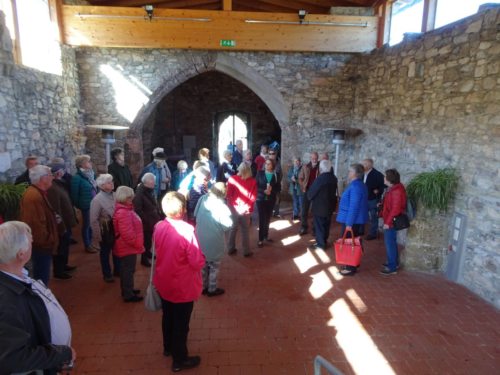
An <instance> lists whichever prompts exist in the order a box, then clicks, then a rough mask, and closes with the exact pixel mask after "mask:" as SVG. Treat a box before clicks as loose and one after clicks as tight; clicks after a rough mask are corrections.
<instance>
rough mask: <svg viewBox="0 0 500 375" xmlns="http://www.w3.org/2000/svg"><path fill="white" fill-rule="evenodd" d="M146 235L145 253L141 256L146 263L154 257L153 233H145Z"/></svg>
mask: <svg viewBox="0 0 500 375" xmlns="http://www.w3.org/2000/svg"><path fill="white" fill-rule="evenodd" d="M142 233H143V234H144V249H145V251H144V252H143V253H142V254H141V261H146V260H148V259H151V258H152V257H153V253H152V252H151V246H152V245H153V232H149V231H147V232H146V231H143V232H142Z"/></svg>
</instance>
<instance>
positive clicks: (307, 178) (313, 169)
mask: <svg viewBox="0 0 500 375" xmlns="http://www.w3.org/2000/svg"><path fill="white" fill-rule="evenodd" d="M318 176H319V164H318V153H317V152H311V155H310V161H309V163H307V164H306V165H304V166H303V167H302V169H301V170H300V173H299V185H300V187H301V189H302V192H303V193H304V201H303V202H302V212H301V218H300V220H301V223H300V232H299V234H300V235H301V236H302V235H304V234H306V233H307V229H308V228H309V224H308V216H309V208H310V202H309V199H308V198H307V191H308V190H309V188H310V187H311V186H312V184H313V182H314V180H315V179H316V177H318Z"/></svg>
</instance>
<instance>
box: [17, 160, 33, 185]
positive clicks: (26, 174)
mask: <svg viewBox="0 0 500 375" xmlns="http://www.w3.org/2000/svg"><path fill="white" fill-rule="evenodd" d="M24 165H26V170H25V171H24V173H23V174H21V175H19V176H17V178H16V181H15V184H16V185H18V184H23V183H26V184H31V181H30V176H29V171H30V169H31V168H33V167H34V166H35V165H38V157H36V156H28V157H27V158H26V160H25V161H24Z"/></svg>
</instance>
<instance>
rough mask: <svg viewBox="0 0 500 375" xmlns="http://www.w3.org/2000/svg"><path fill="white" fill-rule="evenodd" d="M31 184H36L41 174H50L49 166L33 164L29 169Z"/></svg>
mask: <svg viewBox="0 0 500 375" xmlns="http://www.w3.org/2000/svg"><path fill="white" fill-rule="evenodd" d="M29 174H30V180H31V183H32V184H37V183H38V182H39V181H40V179H41V178H42V177H43V176H47V175H48V174H51V172H50V168H49V167H47V166H46V165H35V166H34V167H33V168H31V169H30V171H29Z"/></svg>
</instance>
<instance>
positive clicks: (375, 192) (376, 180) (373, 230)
mask: <svg viewBox="0 0 500 375" xmlns="http://www.w3.org/2000/svg"><path fill="white" fill-rule="evenodd" d="M362 164H363V167H364V169H365V174H364V178H363V182H364V183H365V185H366V188H367V189H368V218H369V229H368V235H367V236H366V237H365V238H366V239H367V240H368V241H370V240H374V239H375V238H377V233H378V204H379V203H380V198H381V197H382V193H383V192H384V187H385V186H384V175H383V174H382V173H380V172H379V171H377V170H376V169H375V168H373V160H372V159H365V160H363V161H362Z"/></svg>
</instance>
